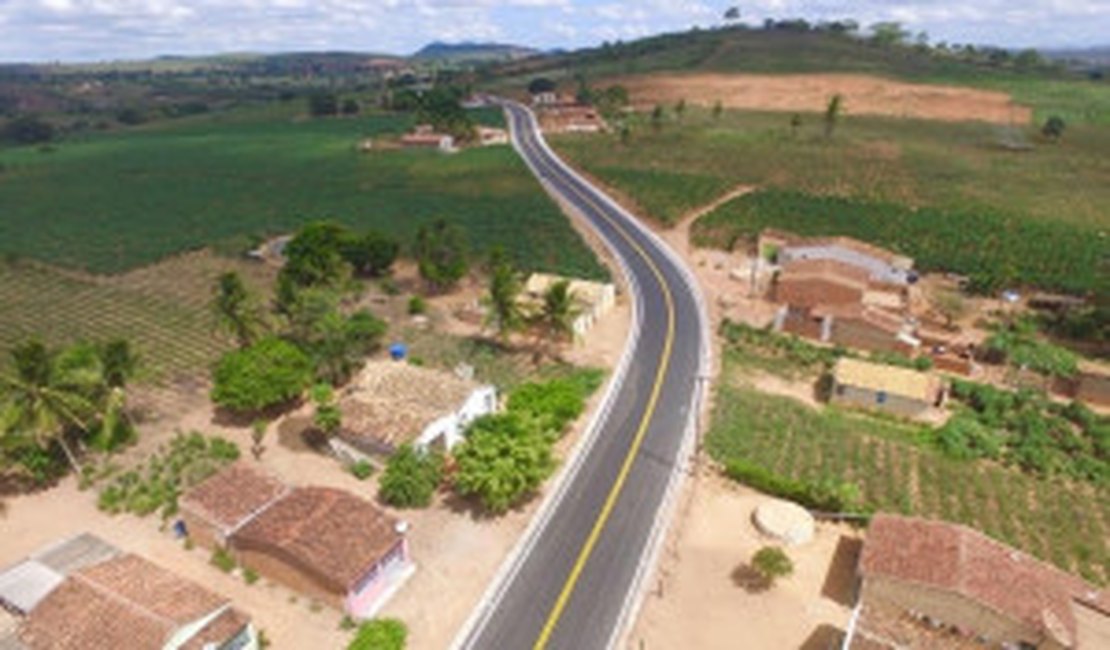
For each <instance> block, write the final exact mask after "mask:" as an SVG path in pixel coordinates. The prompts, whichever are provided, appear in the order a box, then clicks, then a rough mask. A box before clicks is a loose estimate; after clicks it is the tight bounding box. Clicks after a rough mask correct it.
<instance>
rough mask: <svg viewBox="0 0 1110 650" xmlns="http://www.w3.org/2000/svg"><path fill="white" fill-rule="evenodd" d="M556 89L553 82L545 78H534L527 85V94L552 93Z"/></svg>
mask: <svg viewBox="0 0 1110 650" xmlns="http://www.w3.org/2000/svg"><path fill="white" fill-rule="evenodd" d="M556 87H557V86H556V85H555V82H554V81H552V80H550V79H548V78H547V77H536V78H535V79H533V80H532V81H530V82H529V83H528V94H530V95H539V94H541V93H553V92H555V88H556Z"/></svg>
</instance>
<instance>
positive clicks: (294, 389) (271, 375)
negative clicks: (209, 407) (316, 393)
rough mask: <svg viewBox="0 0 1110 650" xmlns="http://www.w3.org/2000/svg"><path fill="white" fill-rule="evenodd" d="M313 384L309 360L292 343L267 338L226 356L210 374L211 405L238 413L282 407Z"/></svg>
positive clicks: (310, 361) (270, 337)
mask: <svg viewBox="0 0 1110 650" xmlns="http://www.w3.org/2000/svg"><path fill="white" fill-rule="evenodd" d="M311 381H312V360H311V359H310V358H309V357H308V355H306V354H305V353H304V352H302V351H301V349H300V348H298V347H297V346H295V345H293V344H292V343H290V342H288V341H285V340H282V339H279V338H277V337H274V336H269V337H266V338H263V339H260V340H259V341H258V342H256V343H255V344H254V345H251V346H250V347H247V348H243V349H242V350H234V351H232V352H228V353H227V354H225V355H224V356H223V357H222V358H221V359H220V360H219V362H218V363H217V364H216V369H215V371H214V372H213V387H212V401H214V402H215V403H216V404H218V405H219V406H221V407H223V408H226V409H230V410H232V411H238V412H245V413H251V412H258V411H261V410H263V409H266V408H269V407H272V406H277V405H279V404H284V403H286V402H289V401H290V400H293V399H295V398H296V397H298V396H300V395H301V393H303V392H304V389H305V388H306V387H307V386H308V385H309V383H310V382H311Z"/></svg>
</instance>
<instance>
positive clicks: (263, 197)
mask: <svg viewBox="0 0 1110 650" xmlns="http://www.w3.org/2000/svg"><path fill="white" fill-rule="evenodd" d="M283 110H284V111H285V112H284V113H283V112H282V111H283ZM289 110H290V109H288V108H284V109H283V108H282V107H276V108H267V109H265V110H262V109H259V110H247V111H243V112H242V114H239V113H236V112H231V113H220V114H217V115H212V116H202V117H198V118H191V119H187V120H181V121H179V122H174V123H163V124H159V125H151V126H149V127H142V128H138V129H133V130H128V131H123V132H117V133H111V134H97V135H92V136H88V137H86V138H84V139H80V140H78V139H72V140H65V141H62V142H60V143H58V144H56V145H53V146H52V147H47V148H43V149H39V148H9V149H4V150H0V165H3V172H2V173H0V205H4V206H5V211H4V219H3V220H2V221H0V253H6V254H10V255H19V256H26V257H31V258H35V259H38V260H42V261H45V262H48V263H51V264H55V265H59V266H65V267H71V268H79V269H86V270H89V271H92V272H94V273H118V272H121V271H126V270H129V269H133V268H136V267H141V266H145V265H148V264H151V263H154V262H156V261H158V260H160V259H163V258H165V257H167V256H169V255H172V254H175V253H180V252H183V251H186V250H192V249H197V248H200V247H203V246H207V245H212V244H220V243H227V242H229V241H230V242H234V243H235V244H236V245H239V244H240V243H242V242H246V241H248V240H250V239H251V238H258V237H263V236H266V235H274V234H278V233H284V232H289V231H291V230H293V229H295V228H296V227H297V226H299V225H300V224H303V223H304V222H305V221H307V220H310V219H320V218H332V219H336V220H338V221H341V222H343V223H346V224H348V225H351V226H354V227H356V228H377V229H380V230H383V231H385V232H388V233H391V234H393V235H395V236H397V237H399V238H400V239H401V240H402V241H403V242H409V241H411V240H412V238H413V236H414V234H415V232H416V231H417V229H418V228H419V227H420V226H421V225H423V224H426V223H429V222H430V221H432V220H434V219H438V218H444V219H448V220H451V221H454V222H456V223H458V224H459V225H460V226H461V227H462V228H463V230H464V231H465V232H466V233H467V235H468V239H469V243H470V246H471V247H472V248H473V249H474V251H475V253H478V254H480V253H484V252H485V251H486V250H487V249H489V248H491V247H493V246H498V245H500V246H503V247H504V248H505V249H506V250H507V251H508V252H509V253H510V254H512V255H513V256H514V257H515V258H516V261H517V263H518V264H519V265H520V266H521V267H522V268H524V269H527V270H532V269H542V270H548V271H555V272H562V273H568V274H573V275H579V276H585V277H591V278H597V277H604V275H605V272H604V269H603V268H602V267H601V265H600V264H599V263H598V261H597V260H596V258H595V257H594V255H593V253H592V252H591V251H590V250H589V248H588V247H587V246H586V245H585V243H584V242H583V241H582V240H581V238H580V237H579V236H578V234H577V233H576V232H575V231H574V230H573V228H572V227H571V226H570V224H569V223H568V222H567V219H566V218H565V217H564V216H563V215H562V213H561V212H560V211H559V209H558V208H557V207H556V206H555V205H554V204H553V203H552V202H551V201H550V200H549V199H548V198H547V196H546V195H545V194H544V193H543V191H542V189H541V188H540V186H539V184H538V183H536V181H535V180H534V179H533V178H532V177H531V175H530V174H529V173H528V171H527V169H526V168H525V166H524V164H523V163H522V162H521V161H520V160H518V159H517V156H516V154H515V153H514V152H513V151H512V149H511V148H509V147H489V148H481V149H468V150H465V151H463V152H461V153H459V154H456V155H451V156H445V155H440V154H438V153H436V152H430V151H403V150H382V149H381V148H375V149H374V150H372V151H370V152H368V153H360V152H359V151H358V144H359V142H360V141H361V140H363V139H364V138H367V137H372V138H375V139H376V140H377V138H379V137H381V136H385V135H388V134H399V133H401V132H403V131H404V130H405V129H407V128H408V127H409V126H411V120H412V118H411V117H409V116H406V115H391V114H373V115H368V116H360V117H358V118H343V119H325V120H304V119H298V118H295V117H291V116H290V115H289V114H288V111H289ZM479 119H480V120H481V121H483V122H486V123H494V124H496V123H499V122H500V118H499V117H498V116H496V115H494V112H490V111H488V110H487V111H483V112H481V113H480V115H479ZM375 144H376V145H380V144H381V143H380V141H376V142H375Z"/></svg>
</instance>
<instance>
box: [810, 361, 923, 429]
mask: <svg viewBox="0 0 1110 650" xmlns="http://www.w3.org/2000/svg"><path fill="white" fill-rule="evenodd" d="M832 379H833V385H832V393H831V395H830V401H831V402H832V403H834V404H843V405H847V406H853V407H858V408H865V409H870V410H874V411H881V412H884V413H891V414H894V415H899V416H902V417H908V418H913V417H920V416H923V415H926V414H927V413H929V411H930V410H931V409H933V408H937V407H940V406H942V405H943V404H944V398H945V389H944V382H943V381H941V379H940V378H939V377H937V376H936V375H934V374H931V373H925V372H918V371H916V370H910V369H909V368H898V367H895V366H888V365H883V364H878V363H871V362H868V361H860V360H859V359H850V358H847V357H844V358H841V359H840V360H839V361H837V363H836V366H835V367H834V368H833V375H832Z"/></svg>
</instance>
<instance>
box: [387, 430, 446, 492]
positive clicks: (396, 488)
mask: <svg viewBox="0 0 1110 650" xmlns="http://www.w3.org/2000/svg"><path fill="white" fill-rule="evenodd" d="M442 480H443V457H442V456H440V455H438V454H432V453H427V452H421V451H417V450H416V449H415V448H414V447H413V446H412V445H403V446H401V447H400V448H399V449H397V451H395V452H394V453H393V455H392V456H390V458H389V462H388V463H386V466H385V472H384V473H383V474H382V480H381V483H380V484H379V485H378V497H379V498H380V499H381V500H382V501H384V502H386V503H388V504H389V505H391V506H394V507H397V508H425V507H427V506H428V505H429V504H430V503H431V502H432V495H433V494H435V491H436V489H437V488H438V487H439V484H440V482H441V481H442Z"/></svg>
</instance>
